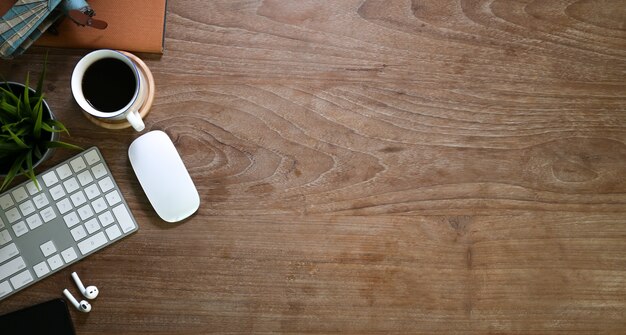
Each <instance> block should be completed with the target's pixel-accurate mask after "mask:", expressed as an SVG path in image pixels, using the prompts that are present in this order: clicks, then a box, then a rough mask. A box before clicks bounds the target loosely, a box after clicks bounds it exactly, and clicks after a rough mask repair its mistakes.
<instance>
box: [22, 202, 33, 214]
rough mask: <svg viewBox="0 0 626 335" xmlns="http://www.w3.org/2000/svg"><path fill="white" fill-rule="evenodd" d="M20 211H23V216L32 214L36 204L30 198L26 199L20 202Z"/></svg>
mask: <svg viewBox="0 0 626 335" xmlns="http://www.w3.org/2000/svg"><path fill="white" fill-rule="evenodd" d="M20 211H22V216H27V215H30V214H32V213H34V212H35V204H33V202H32V201H30V200H26V201H24V202H23V203H21V204H20Z"/></svg>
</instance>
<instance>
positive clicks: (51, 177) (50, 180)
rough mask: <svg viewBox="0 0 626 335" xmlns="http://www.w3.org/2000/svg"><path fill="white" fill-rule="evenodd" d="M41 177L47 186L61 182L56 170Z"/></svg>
mask: <svg viewBox="0 0 626 335" xmlns="http://www.w3.org/2000/svg"><path fill="white" fill-rule="evenodd" d="M41 178H42V179H43V183H44V184H46V186H48V187H50V186H52V185H54V184H56V183H58V182H59V178H57V175H56V173H54V171H50V172H48V173H46V174H44V175H43V176H42V177H41Z"/></svg>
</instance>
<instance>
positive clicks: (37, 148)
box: [33, 145, 43, 159]
mask: <svg viewBox="0 0 626 335" xmlns="http://www.w3.org/2000/svg"><path fill="white" fill-rule="evenodd" d="M33 150H34V151H35V158H37V159H41V157H43V154H42V153H41V150H39V146H38V145H36V146H35V148H34V149H33Z"/></svg>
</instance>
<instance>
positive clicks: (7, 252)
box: [0, 243, 20, 263]
mask: <svg viewBox="0 0 626 335" xmlns="http://www.w3.org/2000/svg"><path fill="white" fill-rule="evenodd" d="M19 254H20V252H19V251H18V250H17V247H16V246H15V243H11V244H9V245H7V246H6V247H2V248H0V263H3V262H4V261H8V260H9V259H11V258H13V257H15V256H17V255H19Z"/></svg>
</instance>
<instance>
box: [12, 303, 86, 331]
mask: <svg viewBox="0 0 626 335" xmlns="http://www.w3.org/2000/svg"><path fill="white" fill-rule="evenodd" d="M0 332H1V333H2V335H17V334H19V335H48V334H54V335H75V334H76V333H75V332H74V325H73V324H72V319H71V317H70V311H69V310H68V309H67V304H66V303H65V301H63V299H54V300H50V301H46V302H43V303H40V304H37V305H34V306H30V307H26V308H23V309H20V310H17V311H14V312H11V313H8V314H5V315H2V316H0Z"/></svg>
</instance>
